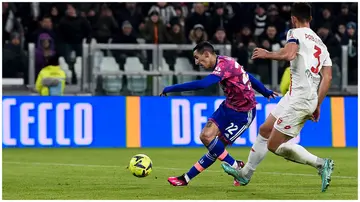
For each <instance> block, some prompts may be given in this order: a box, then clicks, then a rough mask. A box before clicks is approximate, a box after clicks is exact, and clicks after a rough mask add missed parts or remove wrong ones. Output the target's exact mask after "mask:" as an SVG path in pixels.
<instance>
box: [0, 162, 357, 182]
mask: <svg viewBox="0 0 360 202" xmlns="http://www.w3.org/2000/svg"><path fill="white" fill-rule="evenodd" d="M3 163H6V164H18V165H37V166H71V167H94V168H121V167H122V166H115V165H90V164H71V163H69V164H68V163H41V162H19V161H3ZM124 168H125V167H124ZM155 168H156V169H161V170H184V169H183V168H165V167H157V166H156V167H155ZM206 172H213V173H221V172H222V171H217V170H207V171H206ZM257 173H262V174H269V175H288V176H304V177H317V176H318V175H313V174H304V173H288V172H257ZM331 177H332V178H343V179H357V177H354V176H336V175H335V176H334V175H333V176H331Z"/></svg>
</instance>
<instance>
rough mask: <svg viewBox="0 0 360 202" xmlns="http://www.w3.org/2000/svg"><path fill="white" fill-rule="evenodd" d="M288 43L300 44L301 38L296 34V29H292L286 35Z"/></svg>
mask: <svg viewBox="0 0 360 202" xmlns="http://www.w3.org/2000/svg"><path fill="white" fill-rule="evenodd" d="M286 43H296V44H299V39H298V37H297V36H296V33H295V30H293V29H290V30H289V31H288V33H287V35H286Z"/></svg>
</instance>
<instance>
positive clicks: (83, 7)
mask: <svg viewBox="0 0 360 202" xmlns="http://www.w3.org/2000/svg"><path fill="white" fill-rule="evenodd" d="M77 5H78V6H77ZM75 6H76V9H77V10H79V12H80V15H81V16H82V17H84V18H88V20H89V21H92V19H91V18H94V17H95V16H96V14H97V13H99V11H100V3H77V4H75Z"/></svg>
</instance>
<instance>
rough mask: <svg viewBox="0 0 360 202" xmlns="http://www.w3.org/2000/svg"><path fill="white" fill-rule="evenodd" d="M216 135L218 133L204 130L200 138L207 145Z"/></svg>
mask: <svg viewBox="0 0 360 202" xmlns="http://www.w3.org/2000/svg"><path fill="white" fill-rule="evenodd" d="M215 137H216V135H214V134H213V133H211V132H206V131H203V132H202V133H201V135H200V140H201V142H202V143H203V144H204V145H205V146H208V145H209V144H210V142H211V141H212V140H213V139H214V138H215Z"/></svg>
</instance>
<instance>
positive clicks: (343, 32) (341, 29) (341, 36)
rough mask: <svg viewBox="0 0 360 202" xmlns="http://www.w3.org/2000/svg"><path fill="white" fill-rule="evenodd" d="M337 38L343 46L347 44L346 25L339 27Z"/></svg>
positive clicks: (336, 33)
mask: <svg viewBox="0 0 360 202" xmlns="http://www.w3.org/2000/svg"><path fill="white" fill-rule="evenodd" d="M335 37H336V39H337V40H338V41H339V42H340V43H341V44H344V43H346V42H345V41H346V26H345V25H344V24H340V25H339V26H338V27H337V30H336V32H335Z"/></svg>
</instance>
